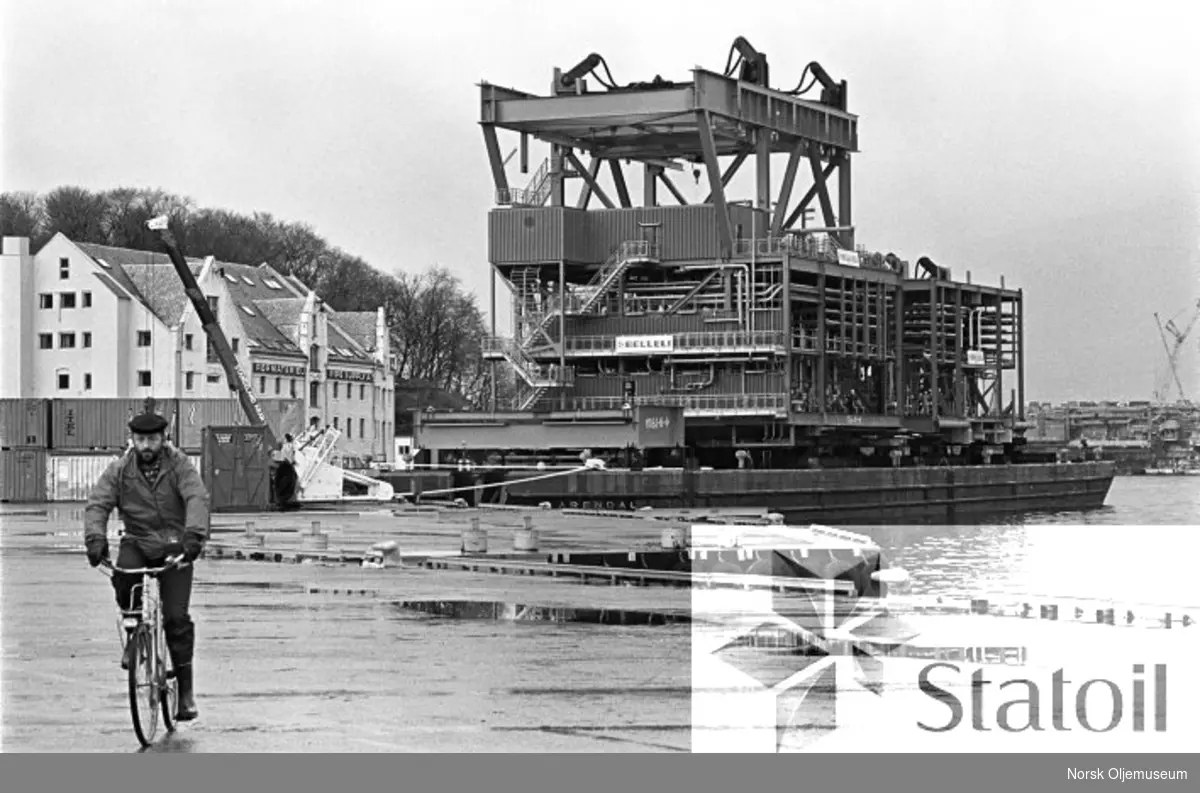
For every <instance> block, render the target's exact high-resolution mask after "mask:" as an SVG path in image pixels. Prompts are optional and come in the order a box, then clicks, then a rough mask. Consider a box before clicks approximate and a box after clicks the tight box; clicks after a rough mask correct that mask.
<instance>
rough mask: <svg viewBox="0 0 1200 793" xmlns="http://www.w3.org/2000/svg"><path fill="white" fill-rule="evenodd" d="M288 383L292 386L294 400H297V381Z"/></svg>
mask: <svg viewBox="0 0 1200 793" xmlns="http://www.w3.org/2000/svg"><path fill="white" fill-rule="evenodd" d="M288 383H289V384H290V385H291V389H292V399H295V398H296V381H295V380H288Z"/></svg>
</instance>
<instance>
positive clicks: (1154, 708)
mask: <svg viewBox="0 0 1200 793" xmlns="http://www.w3.org/2000/svg"><path fill="white" fill-rule="evenodd" d="M951 681H955V682H958V683H960V684H963V685H961V686H960V687H961V688H969V689H970V695H969V696H968V697H967V698H966V699H965V701H964V699H963V698H962V697H960V696H958V695H956V694H954V693H952V692H951V691H950V690H949V689H950V686H949V685H948V683H949V682H951ZM939 683H940V685H939ZM1147 683H1149V689H1148V688H1147ZM918 685H919V687H920V690H921V692H922V693H923V694H925V695H926V696H928V697H930V698H931V699H933V700H934V701H935V702H938V703H939V704H941V705H944V706H945V711H944V713H943V715H944V716H945V719H944V720H942V721H927V720H921V721H918V723H917V724H918V726H919V727H920V728H921V729H922V730H925V731H927V732H949V731H951V730H958V729H969V730H974V731H976V732H989V731H992V730H1001V731H1003V732H1025V731H1034V732H1041V731H1044V730H1048V729H1049V730H1055V731H1057V732H1068V731H1071V730H1086V731H1087V732H1095V733H1106V732H1112V731H1114V730H1122V729H1124V730H1128V731H1130V732H1146V731H1147V729H1151V730H1153V731H1154V732H1166V730H1167V665H1166V664H1155V665H1154V666H1153V669H1152V670H1151V672H1147V668H1146V664H1133V665H1132V669H1131V673H1130V676H1129V678H1128V679H1126V680H1112V679H1108V678H1104V677H1094V678H1088V679H1084V680H1080V681H1072V680H1071V679H1069V678H1068V676H1067V671H1066V669H1063V668H1060V669H1058V670H1056V671H1055V672H1053V673H1052V674H1051V675H1050V676H1049V679H1048V680H1047V679H1044V678H1043V679H1042V680H1040V681H1038V680H1035V679H1032V678H1029V677H1013V678H1007V679H1000V677H999V676H997V675H996V674H995V672H994V671H992V670H987V669H976V670H974V671H973V672H971V673H970V675H969V676H968V675H964V674H963V670H962V668H961V667H959V666H958V665H956V664H952V663H944V662H938V663H932V664H929V665H928V666H926V667H925V668H923V669H922V670H921V671H920V674H919V675H918ZM1148 725H1152V726H1150V727H1148Z"/></svg>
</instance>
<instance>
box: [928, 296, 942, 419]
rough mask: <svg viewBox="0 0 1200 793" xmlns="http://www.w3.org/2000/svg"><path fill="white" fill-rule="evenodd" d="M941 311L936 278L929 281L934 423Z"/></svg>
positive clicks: (930, 400)
mask: <svg viewBox="0 0 1200 793" xmlns="http://www.w3.org/2000/svg"><path fill="white" fill-rule="evenodd" d="M941 318H942V314H941V310H940V307H939V304H938V281H937V279H936V278H931V279H929V331H930V332H929V369H930V371H929V405H930V407H929V410H930V413H929V417H930V418H931V419H933V420H934V421H937V418H938V412H939V411H938V398H939V395H938V391H939V389H938V376H939V374H940V367H939V366H938V359H939V358H940V357H941V354H942V353H941V346H942V345H941V343H940V342H941V339H939V338H938V336H940V335H941V333H942V323H941V321H940V320H941Z"/></svg>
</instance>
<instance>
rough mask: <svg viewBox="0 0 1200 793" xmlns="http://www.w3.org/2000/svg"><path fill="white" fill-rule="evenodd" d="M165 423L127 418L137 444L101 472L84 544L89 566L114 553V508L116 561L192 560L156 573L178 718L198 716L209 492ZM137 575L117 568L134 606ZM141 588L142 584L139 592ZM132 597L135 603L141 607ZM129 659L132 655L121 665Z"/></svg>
mask: <svg viewBox="0 0 1200 793" xmlns="http://www.w3.org/2000/svg"><path fill="white" fill-rule="evenodd" d="M166 428H167V421H166V419H164V418H163V417H162V416H159V415H156V414H154V413H146V414H143V415H141V416H136V417H135V418H133V419H132V420H131V421H130V422H129V430H130V432H131V434H132V439H133V448H132V449H131V450H130V451H128V452H126V453H125V454H124V455H122V456H121V457H120V458H119V459H117V460H115V461H113V463H112V464H111V465H109V466H108V468H107V469H106V470H105V471H104V473H103V475H101V477H100V481H99V482H97V483H96V486H95V488H94V489H93V490H92V494H91V497H90V498H89V499H88V505H87V508H86V509H85V511H84V544H85V545H86V546H87V556H88V562H89V563H90V564H91V565H92V567H95V566H97V565H98V564H100V562H101V561H107V560H108V559H109V551H108V518H109V515H111V514H112V511H113V509H114V508H116V509H117V510H118V511H119V513H120V515H121V518H122V520H123V521H124V522H125V536H124V537H123V538H122V539H121V546H120V550H119V551H118V553H117V567H123V568H138V567H148V566H156V567H157V566H161V565H163V564H165V563H166V562H167V560H169V559H175V558H182V560H183V561H185V562H188V563H189V564H188V565H187V566H184V567H175V568H174V569H171V570H167V571H165V572H163V574H162V575H161V576H160V578H159V592H160V594H161V599H162V610H163V628H164V631H165V632H166V637H167V648H168V650H169V651H170V653H171V662H172V664H173V665H174V667H175V679H176V681H177V682H178V683H179V713H178V715H177V716H176V718H177V719H178V720H179V721H189V720H191V719H194V718H196V716H197V715H199V711H198V710H197V708H196V700H195V695H194V693H193V690H192V655H193V651H194V646H195V626H194V624H193V622H192V618H191V616H190V615H189V613H188V603H189V601H190V600H191V594H192V565H191V564H190V563H191V562H194V561H195V560H196V558H197V557H198V556H199V555H200V552H201V551H202V550H203V549H204V544H205V543H206V542H207V540H208V522H209V513H208V491H207V490H206V489H205V487H204V482H203V481H201V479H200V473H199V472H198V471H197V470H196V468H195V466H193V465H192V463H191V461H190V460H188V458H187V455H185V454H183V453H182V452H180V451H178V450H176V449H174V448H172V447H170V446H167V445H166V436H165V434H164V433H165V430H166ZM140 581H141V577H140V576H134V575H125V574H122V573H119V572H115V571H114V573H113V576H112V584H113V589H114V590H115V592H116V597H117V604H118V606H119V607H120V608H121V609H128V608H130V600H129V596H130V592H131V591H132V590H133V587H134V585H135V584H137V583H139V582H140ZM140 593H141V590H140V589H139V590H138V594H139V596H140ZM140 607H141V604H140V602H135V603H134V604H133V608H135V609H136V608H140ZM121 665H122V667H125V666H127V665H128V659H125V660H123V661H122V663H121Z"/></svg>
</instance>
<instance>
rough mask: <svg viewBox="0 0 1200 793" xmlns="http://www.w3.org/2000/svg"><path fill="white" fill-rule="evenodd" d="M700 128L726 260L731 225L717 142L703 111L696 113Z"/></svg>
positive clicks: (701, 144) (731, 231) (729, 244)
mask: <svg viewBox="0 0 1200 793" xmlns="http://www.w3.org/2000/svg"><path fill="white" fill-rule="evenodd" d="M696 121H697V122H698V124H699V129H700V148H701V149H703V151H704V167H705V168H706V169H707V170H708V184H709V187H710V188H711V189H712V203H713V204H714V205H715V206H716V209H717V235H718V237H719V238H720V240H721V258H723V259H726V260H728V259H729V257H730V256H732V255H733V227H732V223H733V222H732V220H731V219H730V217H729V206H728V205H727V204H726V203H725V185H724V184H722V182H721V165H720V163H719V162H717V144H716V142H715V141H714V140H713V133H712V127H711V126H710V123H711V116H710V115H709V114H708V113H707V112H705V111H699V112H697V113H696Z"/></svg>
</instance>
